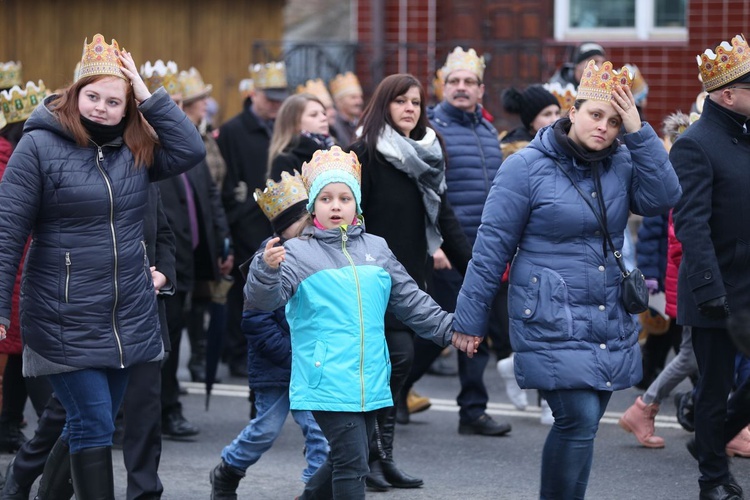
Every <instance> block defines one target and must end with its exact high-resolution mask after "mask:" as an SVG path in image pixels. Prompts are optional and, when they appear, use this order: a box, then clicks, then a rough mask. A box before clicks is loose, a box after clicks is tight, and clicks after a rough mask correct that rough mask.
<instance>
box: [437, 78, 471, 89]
mask: <svg viewBox="0 0 750 500" xmlns="http://www.w3.org/2000/svg"><path fill="white" fill-rule="evenodd" d="M461 82H463V83H464V85H466V86H467V87H476V86H477V85H479V80H475V79H474V78H449V79H447V80H446V81H445V84H446V85H450V86H451V87H456V86H458V85H460V84H461Z"/></svg>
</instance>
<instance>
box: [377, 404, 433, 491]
mask: <svg viewBox="0 0 750 500" xmlns="http://www.w3.org/2000/svg"><path fill="white" fill-rule="evenodd" d="M377 418H378V425H377V426H376V429H378V430H379V434H380V436H379V437H380V444H381V448H382V449H381V454H380V456H381V459H380V465H381V467H382V469H383V477H385V480H386V481H388V482H389V483H390V484H391V486H393V487H394V488H419V487H420V486H422V485H423V484H424V481H423V480H422V479H419V478H417V477H412V476H410V475H408V474H406V473H404V472H403V471H402V470H400V469H399V468H398V467H397V466H396V464H395V463H394V462H393V437H394V434H395V432H396V407H394V406H389V407H388V408H383V409H381V410H379V411H378V417H377Z"/></svg>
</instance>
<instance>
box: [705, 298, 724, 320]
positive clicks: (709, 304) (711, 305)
mask: <svg viewBox="0 0 750 500" xmlns="http://www.w3.org/2000/svg"><path fill="white" fill-rule="evenodd" d="M698 311H700V313H701V314H702V315H703V316H705V317H707V318H709V319H724V318H726V317H728V316H729V304H728V303H727V297H726V296H725V295H722V296H721V297H717V298H715V299H711V300H707V301H706V302H703V303H702V304H698Z"/></svg>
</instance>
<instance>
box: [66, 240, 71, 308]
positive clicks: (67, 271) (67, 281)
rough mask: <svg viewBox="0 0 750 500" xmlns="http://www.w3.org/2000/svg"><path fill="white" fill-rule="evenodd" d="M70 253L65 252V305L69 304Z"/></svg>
mask: <svg viewBox="0 0 750 500" xmlns="http://www.w3.org/2000/svg"><path fill="white" fill-rule="evenodd" d="M69 291H70V252H65V303H66V304H67V303H68V302H70V295H69Z"/></svg>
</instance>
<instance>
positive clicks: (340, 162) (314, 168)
mask: <svg viewBox="0 0 750 500" xmlns="http://www.w3.org/2000/svg"><path fill="white" fill-rule="evenodd" d="M332 170H340V171H342V172H345V173H347V174H350V175H351V176H352V177H354V179H355V180H356V181H357V184H359V183H360V182H361V179H362V165H360V164H359V159H358V158H357V153H355V152H354V151H352V152H350V153H345V152H344V151H342V150H341V148H340V147H338V146H332V147H331V149H319V150H317V151H316V152H315V153H313V156H312V158H311V159H310V161H307V162H305V163H303V164H302V180H303V181H304V182H305V189H306V190H307V191H308V192H309V191H310V187H312V185H313V183H314V182H315V179H317V178H318V177H320V175H321V174H323V173H324V172H330V171H332Z"/></svg>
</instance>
